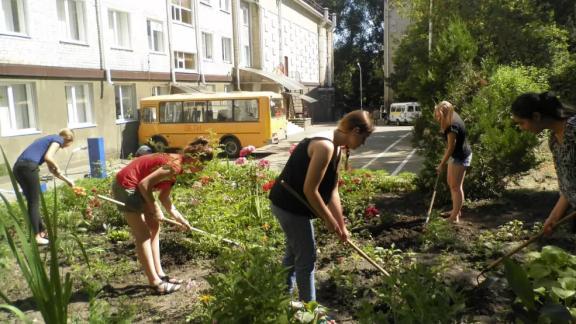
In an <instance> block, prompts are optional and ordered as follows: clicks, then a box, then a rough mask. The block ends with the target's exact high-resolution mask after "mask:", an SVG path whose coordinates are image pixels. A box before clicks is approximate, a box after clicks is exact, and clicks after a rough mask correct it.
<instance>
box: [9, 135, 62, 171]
mask: <svg viewBox="0 0 576 324" xmlns="http://www.w3.org/2000/svg"><path fill="white" fill-rule="evenodd" d="M52 143H58V144H60V147H62V145H64V139H63V138H62V137H60V135H48V136H44V137H41V138H39V139H37V140H35V141H34V142H33V143H32V144H30V146H28V147H27V148H26V149H25V150H24V152H22V154H20V156H19V157H18V160H16V162H18V161H31V162H35V163H37V164H38V165H40V164H42V163H44V155H46V152H47V151H48V148H49V147H50V144H52Z"/></svg>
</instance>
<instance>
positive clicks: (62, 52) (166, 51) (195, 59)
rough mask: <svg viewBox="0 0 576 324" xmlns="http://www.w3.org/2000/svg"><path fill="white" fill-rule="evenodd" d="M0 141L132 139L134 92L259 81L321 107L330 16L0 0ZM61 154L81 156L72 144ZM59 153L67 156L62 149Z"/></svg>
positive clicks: (18, 144) (285, 10) (130, 147)
mask: <svg viewBox="0 0 576 324" xmlns="http://www.w3.org/2000/svg"><path fill="white" fill-rule="evenodd" d="M0 1H1V2H0V3H1V5H0V145H1V146H2V147H3V148H4V150H5V151H6V152H7V155H8V158H9V160H10V162H11V163H13V162H14V160H15V159H16V158H17V156H18V154H19V153H20V152H21V151H22V150H23V149H24V148H25V147H26V146H27V145H28V144H30V143H31V142H32V141H33V140H34V139H36V138H38V137H40V136H44V135H47V134H52V133H55V132H57V131H58V130H59V129H60V128H63V127H70V128H72V129H74V131H75V134H76V137H77V144H75V145H77V146H81V145H85V143H86V139H87V138H90V137H103V138H104V144H105V152H106V155H107V156H109V157H111V158H115V157H126V156H128V155H129V154H130V153H132V152H134V150H135V149H136V148H137V146H138V143H137V142H136V141H137V136H136V134H137V128H138V113H137V112H138V103H139V99H140V98H143V97H147V96H150V95H156V94H166V93H181V92H194V91H235V90H242V91H257V90H271V91H276V92H281V93H284V94H285V97H286V103H287V104H288V105H289V106H290V107H291V109H290V112H291V116H296V117H300V116H307V115H309V116H313V117H314V116H316V118H317V119H318V120H322V119H328V118H329V117H330V116H331V107H332V105H333V88H332V71H333V60H332V52H333V40H332V39H333V36H332V31H333V26H334V24H333V20H334V19H333V18H332V19H331V18H330V16H329V13H328V11H327V10H324V9H322V8H319V7H318V6H317V5H315V3H314V2H312V1H311V0H306V1H304V0H278V1H276V0H262V1H242V0H122V1H120V0H115V1H113V0H0ZM77 155H78V156H74V158H73V159H72V165H73V164H75V163H76V164H77V163H83V162H84V161H85V160H86V159H87V157H86V156H85V155H86V154H77ZM59 158H60V159H62V160H66V161H67V160H68V156H67V154H60V155H59Z"/></svg>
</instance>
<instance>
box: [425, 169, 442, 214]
mask: <svg viewBox="0 0 576 324" xmlns="http://www.w3.org/2000/svg"><path fill="white" fill-rule="evenodd" d="M439 179H440V172H438V175H437V176H436V182H434V191H433V192H432V200H430V207H428V212H427V213H426V222H425V224H428V222H429V221H430V214H432V206H434V199H435V198H436V188H437V187H438V180H439Z"/></svg>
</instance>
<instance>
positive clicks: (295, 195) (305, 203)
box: [280, 180, 390, 277]
mask: <svg viewBox="0 0 576 324" xmlns="http://www.w3.org/2000/svg"><path fill="white" fill-rule="evenodd" d="M280 183H281V184H282V186H283V187H284V188H285V189H286V190H287V191H288V192H289V193H290V194H291V195H292V196H294V198H296V199H298V201H300V202H301V203H302V204H304V206H306V207H307V208H308V209H309V210H310V211H311V212H312V213H313V214H314V215H315V216H316V217H318V218H320V217H319V216H318V215H317V214H316V211H315V210H314V209H313V208H312V206H310V204H308V202H307V201H306V200H304V198H302V197H301V196H300V195H299V194H298V193H297V192H296V191H295V190H294V189H292V187H290V185H289V184H288V183H286V182H285V181H284V180H280ZM346 243H348V245H350V246H351V247H352V248H353V249H354V250H355V251H356V252H358V254H360V256H362V257H363V258H364V259H365V260H366V261H368V262H369V263H370V264H371V265H373V266H374V267H375V268H376V269H378V270H380V272H382V273H383V274H384V275H386V276H387V277H390V274H389V273H388V272H387V271H386V270H384V269H383V268H382V267H381V266H380V265H379V264H378V263H376V262H375V261H374V260H372V259H371V258H370V257H369V256H368V255H367V254H366V253H364V251H362V250H361V249H360V248H359V247H358V246H356V244H354V243H352V241H350V240H349V239H347V240H346Z"/></svg>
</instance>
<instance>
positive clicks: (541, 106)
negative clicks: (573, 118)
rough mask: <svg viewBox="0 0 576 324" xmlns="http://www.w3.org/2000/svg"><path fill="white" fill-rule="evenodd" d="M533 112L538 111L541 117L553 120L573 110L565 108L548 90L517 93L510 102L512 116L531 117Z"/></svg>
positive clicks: (563, 116) (569, 113) (565, 115)
mask: <svg viewBox="0 0 576 324" xmlns="http://www.w3.org/2000/svg"><path fill="white" fill-rule="evenodd" d="M535 112H537V113H540V115H542V117H547V118H551V119H554V120H563V119H566V118H567V117H568V116H570V115H571V114H573V112H570V111H568V110H567V109H565V108H564V106H563V105H562V103H561V102H560V100H559V99H558V98H557V97H556V96H554V95H553V94H552V93H550V92H548V91H546V92H542V93H535V92H527V93H524V94H521V95H519V96H518V97H517V98H516V100H514V102H513V103H512V114H514V116H517V117H520V118H524V119H532V116H533V114H534V113H535Z"/></svg>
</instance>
